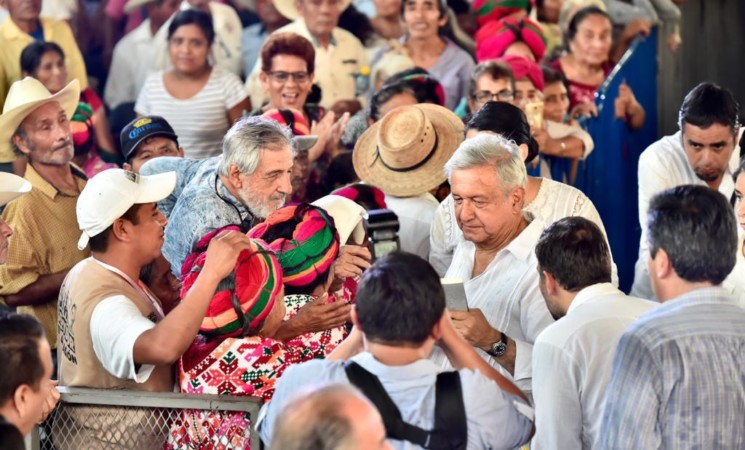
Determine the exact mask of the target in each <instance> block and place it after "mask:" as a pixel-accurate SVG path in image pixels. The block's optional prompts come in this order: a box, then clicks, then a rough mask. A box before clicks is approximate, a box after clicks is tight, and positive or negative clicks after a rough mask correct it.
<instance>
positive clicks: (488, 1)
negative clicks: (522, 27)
mask: <svg viewBox="0 0 745 450" xmlns="http://www.w3.org/2000/svg"><path fill="white" fill-rule="evenodd" d="M471 10H472V11H473V12H474V15H475V16H476V23H478V24H479V26H481V25H484V24H486V23H488V22H491V21H492V20H499V19H501V18H502V17H505V16H509V15H510V14H515V13H516V12H520V11H525V12H526V13H527V12H528V11H529V10H530V0H473V4H472V5H471Z"/></svg>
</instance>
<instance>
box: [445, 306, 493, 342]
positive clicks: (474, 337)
mask: <svg viewBox="0 0 745 450" xmlns="http://www.w3.org/2000/svg"><path fill="white" fill-rule="evenodd" d="M450 318H451V319H452V321H453V328H455V330H456V331H457V332H458V333H459V334H460V335H461V336H463V339H465V340H466V342H468V343H469V344H471V345H472V346H473V347H479V348H481V349H484V348H489V347H491V344H492V343H493V342H496V341H497V340H499V337H500V336H501V335H500V333H499V331H497V330H495V329H494V328H492V327H491V325H489V322H488V321H487V320H486V317H484V313H482V312H481V310H480V309H478V308H473V309H470V310H468V311H450Z"/></svg>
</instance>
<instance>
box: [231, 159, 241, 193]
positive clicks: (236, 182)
mask: <svg viewBox="0 0 745 450" xmlns="http://www.w3.org/2000/svg"><path fill="white" fill-rule="evenodd" d="M228 183H230V185H231V186H232V187H233V188H234V189H240V188H241V187H243V182H241V171H240V170H239V169H238V166H236V165H235V164H231V165H230V166H229V167H228Z"/></svg>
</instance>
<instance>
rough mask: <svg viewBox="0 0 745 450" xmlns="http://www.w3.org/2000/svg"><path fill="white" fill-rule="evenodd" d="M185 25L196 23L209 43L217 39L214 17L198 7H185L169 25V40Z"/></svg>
mask: <svg viewBox="0 0 745 450" xmlns="http://www.w3.org/2000/svg"><path fill="white" fill-rule="evenodd" d="M184 25H196V26H198V27H199V28H200V29H201V30H202V32H203V33H204V37H205V38H206V39H207V43H208V44H209V45H212V43H213V42H214V41H215V29H214V28H213V27H212V17H210V15H209V14H207V13H206V12H203V11H199V10H196V9H185V10H183V11H179V12H177V13H176V14H175V15H174V16H173V20H171V24H170V25H168V40H169V41H170V40H171V37H172V36H173V33H175V32H176V30H178V29H179V28H180V27H182V26H184Z"/></svg>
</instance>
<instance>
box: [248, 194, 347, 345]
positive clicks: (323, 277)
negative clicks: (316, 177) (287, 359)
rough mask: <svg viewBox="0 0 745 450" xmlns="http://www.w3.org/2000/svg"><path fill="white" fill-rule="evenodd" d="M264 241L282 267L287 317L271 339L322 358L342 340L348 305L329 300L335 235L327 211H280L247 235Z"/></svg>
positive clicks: (294, 208)
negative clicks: (273, 338)
mask: <svg viewBox="0 0 745 450" xmlns="http://www.w3.org/2000/svg"><path fill="white" fill-rule="evenodd" d="M248 236H249V237H251V238H253V239H261V240H264V241H266V242H267V244H268V246H269V248H270V249H271V250H272V251H273V252H274V253H276V255H277V259H278V260H279V264H280V266H281V267H282V276H283V279H284V285H285V306H286V307H287V313H286V314H285V320H284V321H283V322H282V324H281V325H280V327H279V329H278V330H277V333H275V335H274V337H275V338H276V339H278V340H281V341H284V342H285V343H286V344H287V345H288V346H294V347H298V348H303V349H305V352H306V353H307V354H309V355H313V356H316V357H323V356H324V355H326V354H328V353H329V352H330V351H331V350H333V349H334V348H335V347H336V346H337V345H338V344H339V343H341V341H342V340H344V338H345V337H346V330H345V329H344V327H343V325H344V324H345V323H346V322H347V321H349V313H350V310H351V306H349V304H348V302H347V301H345V300H344V299H337V298H336V297H335V296H329V289H330V288H331V284H332V282H333V280H334V273H333V270H332V264H333V263H334V262H335V261H336V258H337V256H338V255H339V249H340V243H339V235H338V233H337V231H336V227H335V225H334V219H333V218H332V217H331V215H329V214H328V213H327V212H326V211H325V210H323V209H321V208H319V207H317V206H313V205H309V204H307V203H300V204H296V205H287V206H284V207H282V208H279V209H278V210H276V211H275V212H273V213H272V214H270V215H269V217H267V218H266V220H265V221H264V222H262V223H261V224H259V225H257V226H255V227H254V228H252V229H251V230H250V231H249V232H248Z"/></svg>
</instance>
